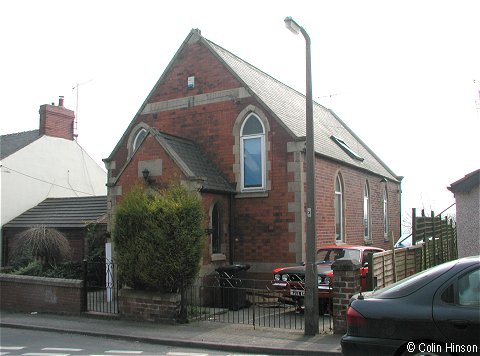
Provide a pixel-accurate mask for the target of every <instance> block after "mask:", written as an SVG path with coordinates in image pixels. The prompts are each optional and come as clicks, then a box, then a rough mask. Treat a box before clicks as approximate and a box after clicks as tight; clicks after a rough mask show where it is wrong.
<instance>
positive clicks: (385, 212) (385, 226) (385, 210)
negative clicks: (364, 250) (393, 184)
mask: <svg viewBox="0 0 480 356" xmlns="http://www.w3.org/2000/svg"><path fill="white" fill-rule="evenodd" d="M388 229H389V226H388V194H387V188H385V189H383V236H384V237H388Z"/></svg>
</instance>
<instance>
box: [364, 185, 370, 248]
mask: <svg viewBox="0 0 480 356" xmlns="http://www.w3.org/2000/svg"><path fill="white" fill-rule="evenodd" d="M363 238H364V239H365V240H369V239H370V192H369V189H368V183H365V187H364V189H363Z"/></svg>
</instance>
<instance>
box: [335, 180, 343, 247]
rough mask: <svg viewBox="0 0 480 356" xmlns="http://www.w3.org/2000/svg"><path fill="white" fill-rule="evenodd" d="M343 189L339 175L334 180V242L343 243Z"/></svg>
mask: <svg viewBox="0 0 480 356" xmlns="http://www.w3.org/2000/svg"><path fill="white" fill-rule="evenodd" d="M343 220H344V216H343V187H342V180H341V178H340V175H337V178H336V179H335V241H336V242H344V241H345V236H344V231H343V230H344V229H343V227H344V221H343Z"/></svg>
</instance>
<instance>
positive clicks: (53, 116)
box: [39, 96, 75, 141]
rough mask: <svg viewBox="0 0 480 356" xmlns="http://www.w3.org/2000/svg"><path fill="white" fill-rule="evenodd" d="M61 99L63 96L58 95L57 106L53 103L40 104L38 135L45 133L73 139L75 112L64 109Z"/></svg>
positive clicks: (62, 99)
mask: <svg viewBox="0 0 480 356" xmlns="http://www.w3.org/2000/svg"><path fill="white" fill-rule="evenodd" d="M63 101H64V98H63V96H60V97H59V99H58V106H55V105H53V104H52V105H48V104H44V105H41V106H40V110H39V113H40V136H42V135H47V136H52V137H59V138H64V139H66V140H72V141H73V139H74V135H73V125H74V120H75V113H74V112H73V111H72V110H69V109H66V108H65V107H64V106H63Z"/></svg>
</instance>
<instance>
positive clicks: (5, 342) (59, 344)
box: [0, 327, 268, 356]
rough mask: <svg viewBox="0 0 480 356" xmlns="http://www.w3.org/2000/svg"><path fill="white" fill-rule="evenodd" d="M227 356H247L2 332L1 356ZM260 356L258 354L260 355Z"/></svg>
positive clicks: (73, 336)
mask: <svg viewBox="0 0 480 356" xmlns="http://www.w3.org/2000/svg"><path fill="white" fill-rule="evenodd" d="M20 355H22V356H85V355H90V356H97V355H102V356H137V355H138V356H153V355H155V356H227V355H245V354H244V353H232V352H224V351H223V352H222V351H211V350H201V349H188V348H181V347H172V346H164V345H159V344H148V343H142V342H134V341H127V340H120V339H110V338H102V337H94V336H85V335H77V334H66V333H59V332H50V331H36V330H25V329H15V328H5V327H2V328H1V329H0V356H20ZM256 355H257V356H259V355H258V354H256ZM266 356H268V355H266Z"/></svg>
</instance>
